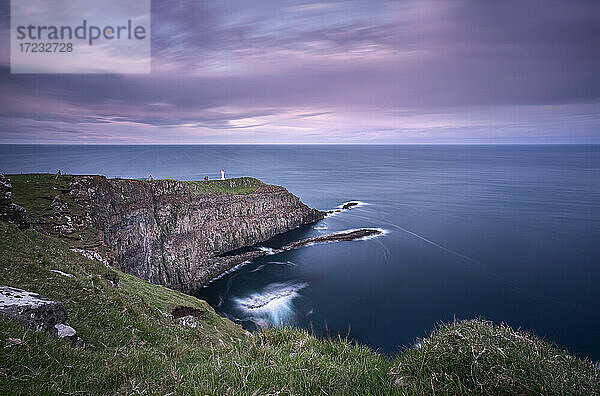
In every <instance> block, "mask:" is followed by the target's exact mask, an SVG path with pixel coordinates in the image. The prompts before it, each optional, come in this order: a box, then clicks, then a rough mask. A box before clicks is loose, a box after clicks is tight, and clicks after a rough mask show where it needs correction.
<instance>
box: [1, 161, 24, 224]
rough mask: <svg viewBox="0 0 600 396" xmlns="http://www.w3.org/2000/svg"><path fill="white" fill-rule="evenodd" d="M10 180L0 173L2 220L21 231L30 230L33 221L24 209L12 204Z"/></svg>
mask: <svg viewBox="0 0 600 396" xmlns="http://www.w3.org/2000/svg"><path fill="white" fill-rule="evenodd" d="M11 190H12V184H11V183H10V179H8V178H7V177H6V176H4V175H3V174H2V173H0V219H1V220H3V221H8V222H10V223H14V224H16V225H17V226H18V227H19V228H20V229H21V230H25V229H27V228H29V226H30V225H31V219H30V218H29V216H28V215H27V211H26V210H25V208H24V207H22V206H19V205H17V204H14V203H12V191H11Z"/></svg>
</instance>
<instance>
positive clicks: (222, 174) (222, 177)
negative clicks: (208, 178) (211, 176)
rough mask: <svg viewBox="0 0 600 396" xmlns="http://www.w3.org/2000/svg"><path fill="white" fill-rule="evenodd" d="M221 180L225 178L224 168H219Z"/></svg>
mask: <svg viewBox="0 0 600 396" xmlns="http://www.w3.org/2000/svg"><path fill="white" fill-rule="evenodd" d="M221 180H225V169H221Z"/></svg>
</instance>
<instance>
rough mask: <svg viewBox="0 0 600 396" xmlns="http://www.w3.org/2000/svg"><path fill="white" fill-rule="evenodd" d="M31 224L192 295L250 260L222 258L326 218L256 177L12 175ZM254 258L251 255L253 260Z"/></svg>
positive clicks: (124, 268)
mask: <svg viewBox="0 0 600 396" xmlns="http://www.w3.org/2000/svg"><path fill="white" fill-rule="evenodd" d="M7 177H9V178H10V179H11V180H12V184H13V198H14V200H15V202H17V203H19V204H21V205H23V206H24V207H25V208H26V209H27V210H28V213H30V216H31V217H32V225H33V226H34V227H35V228H36V229H38V230H40V231H42V232H44V233H46V234H49V235H55V236H60V237H61V238H63V239H67V240H69V241H70V242H71V243H72V244H73V247H74V248H78V249H84V250H94V251H96V252H99V253H100V254H102V255H103V256H104V257H106V258H107V259H108V262H112V263H113V264H114V265H116V266H117V267H118V268H120V269H121V270H122V271H124V272H127V273H130V274H132V275H135V276H138V277H140V278H142V279H145V280H147V281H150V282H152V283H156V284H161V285H164V286H167V287H170V288H174V289H178V290H184V291H188V290H190V289H193V288H196V287H199V286H201V285H204V284H206V283H207V282H208V281H210V280H211V279H212V278H214V277H216V276H218V275H219V274H221V273H223V272H225V271H227V270H229V269H230V268H232V267H233V266H234V265H236V264H238V263H239V262H241V261H243V260H244V259H245V258H248V257H249V256H248V254H246V255H241V256H239V257H233V258H232V257H231V256H228V257H219V256H220V255H222V254H223V253H227V252H230V251H233V250H236V249H239V248H242V247H246V246H251V245H254V244H256V243H259V242H262V241H265V240H267V239H269V238H271V237H273V236H275V235H277V234H280V233H283V232H286V231H289V230H292V229H294V228H297V227H299V226H301V225H304V224H308V223H312V222H315V221H317V220H320V219H322V218H323V217H324V213H322V212H320V211H318V210H316V209H312V208H309V207H308V206H306V205H305V204H304V203H302V202H301V201H300V199H299V198H298V197H296V196H295V195H293V194H291V193H290V192H288V191H287V190H286V189H285V188H283V187H278V186H271V185H267V184H264V183H263V182H261V181H259V180H257V179H253V178H248V177H245V178H236V179H227V180H214V181H194V182H184V181H178V180H151V181H147V180H129V179H107V178H106V177H104V176H72V175H61V176H55V175H44V174H35V175H7ZM250 256H251V254H250Z"/></svg>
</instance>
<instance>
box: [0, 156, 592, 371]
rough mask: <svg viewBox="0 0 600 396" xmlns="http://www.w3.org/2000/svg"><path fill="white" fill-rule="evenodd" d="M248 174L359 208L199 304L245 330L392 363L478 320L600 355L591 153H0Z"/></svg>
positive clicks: (126, 171) (114, 170) (79, 169)
mask: <svg viewBox="0 0 600 396" xmlns="http://www.w3.org/2000/svg"><path fill="white" fill-rule="evenodd" d="M221 168H225V170H226V171H227V176H228V177H235V176H254V177H257V178H260V179H262V180H263V181H265V182H267V183H271V184H278V185H283V186H285V187H287V188H288V189H289V190H290V191H291V192H293V193H294V194H296V195H298V196H299V197H301V199H302V200H303V201H304V202H305V203H307V204H308V205H310V206H313V207H316V208H319V209H324V210H326V209H332V208H335V207H337V206H338V205H340V204H342V203H344V202H346V201H351V200H357V201H361V202H362V203H364V204H363V205H361V206H359V207H356V208H354V209H351V210H348V211H345V212H342V213H339V214H338V215H336V216H333V217H329V218H327V219H325V220H323V221H321V222H319V223H317V224H314V225H311V226H307V227H304V228H301V229H298V230H295V231H293V232H290V233H288V234H285V235H283V236H280V237H277V238H275V239H274V240H272V241H268V242H267V243H264V244H262V246H263V247H277V246H281V245H283V244H284V243H286V242H288V241H291V240H296V239H299V238H306V237H310V236H318V235H323V234H326V233H331V232H336V231H341V230H347V229H353V228H359V227H376V228H381V229H383V230H385V231H386V234H385V235H383V236H381V237H378V238H373V239H369V240H360V241H352V242H339V243H330V244H323V245H313V246H307V247H303V248H300V249H298V250H294V251H288V252H284V253H280V254H275V255H269V256H265V257H262V258H260V259H258V260H256V261H254V262H251V263H249V264H246V265H245V266H242V267H241V268H238V269H237V270H236V271H234V272H232V273H229V274H227V275H225V276H223V277H222V278H220V279H218V280H216V281H214V282H213V283H211V284H210V286H209V287H207V288H205V289H202V290H199V291H198V292H197V295H198V296H199V297H201V298H204V299H206V300H207V301H208V302H209V303H210V304H211V305H212V306H213V307H215V309H216V310H217V311H218V312H219V313H220V314H222V315H224V316H227V317H229V318H231V319H233V320H235V321H237V322H239V323H241V324H242V325H244V326H246V327H248V328H255V327H256V326H257V325H265V324H270V325H281V324H292V325H296V326H300V327H304V328H307V329H311V331H314V332H315V333H316V334H325V333H327V332H329V333H330V334H331V335H335V334H337V333H340V334H342V335H346V334H348V332H349V334H350V337H351V338H353V339H355V340H357V341H359V342H361V343H364V344H367V345H369V346H371V347H372V348H374V349H376V350H378V351H380V352H381V353H384V354H387V355H393V354H395V353H396V352H398V351H399V350H401V348H403V347H406V346H411V345H412V344H414V342H415V340H416V339H417V338H418V337H422V336H425V335H427V334H428V333H429V332H430V331H431V330H432V328H433V327H434V326H435V325H436V323H439V322H442V321H451V320H452V319H453V318H454V317H456V318H461V319H464V318H474V317H479V316H482V317H485V318H486V319H489V320H492V321H494V322H506V323H508V324H510V325H511V326H514V327H520V328H523V329H526V330H531V331H533V332H535V333H536V334H537V335H539V336H542V337H545V338H546V339H549V340H552V341H555V342H557V343H558V344H559V345H560V346H562V347H565V348H568V349H570V350H571V351H573V352H575V353H577V354H579V355H580V356H587V357H589V358H592V359H594V360H598V359H600V341H599V340H600V287H599V286H598V285H599V284H600V146H0V171H2V172H6V173H15V172H16V173H18V172H24V173H25V172H56V171H57V170H58V169H60V170H61V171H62V172H63V173H64V172H67V173H75V174H103V175H106V176H109V177H114V176H119V177H132V178H137V177H147V176H148V175H150V174H151V175H152V176H153V177H155V178H178V179H188V180H189V179H199V178H202V177H204V176H205V175H209V176H211V178H216V177H218V176H219V175H218V171H219V170H220V169H221Z"/></svg>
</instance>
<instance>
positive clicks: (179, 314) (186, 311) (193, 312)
mask: <svg viewBox="0 0 600 396" xmlns="http://www.w3.org/2000/svg"><path fill="white" fill-rule="evenodd" d="M171 315H172V316H173V319H179V318H183V317H184V316H193V317H195V318H201V317H202V316H203V315H204V311H201V310H199V309H197V308H192V307H186V306H179V307H175V308H173V310H172V311H171Z"/></svg>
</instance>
